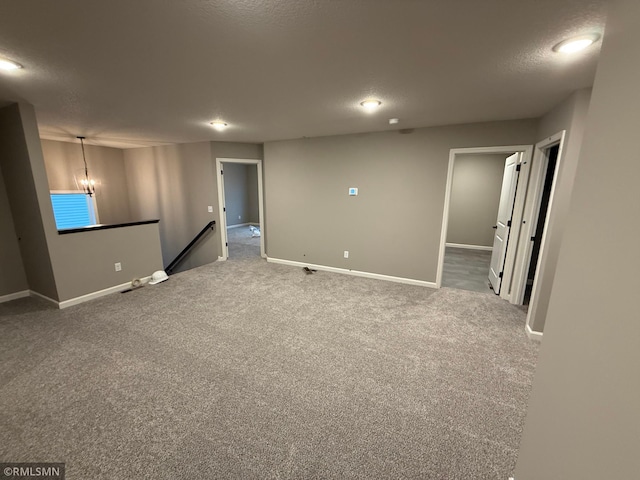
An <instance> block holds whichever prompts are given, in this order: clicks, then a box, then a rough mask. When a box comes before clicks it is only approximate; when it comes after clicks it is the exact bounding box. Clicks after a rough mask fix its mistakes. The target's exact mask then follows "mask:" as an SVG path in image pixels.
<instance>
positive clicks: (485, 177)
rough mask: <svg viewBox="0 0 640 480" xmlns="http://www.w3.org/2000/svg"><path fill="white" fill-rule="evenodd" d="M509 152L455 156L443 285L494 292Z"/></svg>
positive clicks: (510, 153)
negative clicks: (493, 271)
mask: <svg viewBox="0 0 640 480" xmlns="http://www.w3.org/2000/svg"><path fill="white" fill-rule="evenodd" d="M513 153H515V152H509V153H485V154H482V153H476V154H473V153H469V154H460V155H456V158H455V163H454V167H453V178H452V185H451V199H450V203H449V225H448V228H447V239H446V245H445V255H444V265H443V274H442V286H443V287H449V288H456V289H460V290H470V291H475V292H481V293H493V290H492V289H491V288H490V283H489V280H488V278H489V275H490V267H491V258H492V250H493V243H494V237H495V235H494V233H495V230H494V229H493V226H495V224H496V218H497V216H498V207H499V202H500V193H501V186H502V183H503V176H504V169H505V159H506V158H507V157H510V156H511V155H512V154H513Z"/></svg>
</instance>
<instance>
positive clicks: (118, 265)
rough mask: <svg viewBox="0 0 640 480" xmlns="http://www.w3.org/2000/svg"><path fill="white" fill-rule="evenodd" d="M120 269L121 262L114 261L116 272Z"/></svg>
mask: <svg viewBox="0 0 640 480" xmlns="http://www.w3.org/2000/svg"><path fill="white" fill-rule="evenodd" d="M121 270H122V264H121V263H120V262H117V263H116V272H119V271H121Z"/></svg>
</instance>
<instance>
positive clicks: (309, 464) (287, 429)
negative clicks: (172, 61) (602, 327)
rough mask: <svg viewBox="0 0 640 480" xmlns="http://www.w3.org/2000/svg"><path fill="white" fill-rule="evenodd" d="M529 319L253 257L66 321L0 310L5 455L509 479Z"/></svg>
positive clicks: (95, 471) (75, 472)
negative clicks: (270, 262) (526, 326)
mask: <svg viewBox="0 0 640 480" xmlns="http://www.w3.org/2000/svg"><path fill="white" fill-rule="evenodd" d="M254 247H255V246H254ZM254 251H255V250H254ZM524 322H525V316H524V313H523V312H521V311H520V310H518V309H517V308H514V307H513V306H511V305H509V304H508V303H505V302H504V301H502V300H500V299H499V298H497V297H495V296H491V295H485V294H480V293H475V292H465V291H461V290H452V289H442V290H439V291H436V290H431V289H425V288H421V287H415V286H408V285H400V284H393V283H387V282H381V281H377V280H370V279H363V278H356V277H349V276H342V275H338V274H330V273H326V272H317V273H315V274H313V275H306V274H305V273H304V272H303V271H302V270H301V269H298V268H293V267H287V266H283V265H274V264H267V263H266V262H265V261H264V260H261V259H259V258H258V257H257V256H255V255H253V256H251V255H249V256H237V257H236V258H235V259H234V258H233V256H232V258H231V259H230V260H229V261H227V262H218V263H214V264H211V265H207V266H204V267H200V268H197V269H194V270H190V271H187V272H183V273H180V274H177V275H174V276H172V277H171V278H170V280H169V281H167V282H165V283H161V284H159V285H156V286H147V287H143V288H141V289H139V290H136V291H133V292H130V293H126V294H115V295H111V296H109V297H104V298H102V299H98V300H95V301H92V302H89V303H85V304H82V305H79V306H76V307H71V308H69V309H66V310H62V311H58V310H55V309H52V308H50V307H48V305H47V304H45V303H42V302H40V301H38V300H33V299H22V300H17V301H13V302H9V303H5V304H2V305H0V339H1V340H0V364H1V365H2V369H1V371H0V398H1V399H2V401H1V403H0V459H2V460H3V461H25V462H26V461H51V462H65V463H66V471H67V479H142V478H153V479H176V478H181V479H191V478H202V479H204V478H207V479H210V478H211V479H213V478H222V479H226V478H242V479H246V478H274V479H275V478H281V479H288V478H300V479H309V478H318V479H320V478H335V479H345V478H347V479H374V478H375V479H382V478H394V479H397V478H426V479H465V480H469V479H500V480H505V479H506V478H508V476H509V475H510V474H511V473H512V471H513V468H514V465H515V460H516V454H517V448H518V442H519V439H520V434H521V430H522V425H523V422H524V415H525V408H526V402H527V397H528V395H529V390H530V386H531V380H532V377H533V373H534V366H535V358H536V354H537V345H536V344H535V343H532V342H530V341H529V340H528V339H527V338H526V336H525V333H524Z"/></svg>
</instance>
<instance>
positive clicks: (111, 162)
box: [41, 140, 133, 224]
mask: <svg viewBox="0 0 640 480" xmlns="http://www.w3.org/2000/svg"><path fill="white" fill-rule="evenodd" d="M41 143H42V154H43V155H44V161H45V166H46V169H47V178H48V180H49V188H50V189H51V190H77V188H78V187H77V185H76V184H75V181H74V178H75V175H77V174H79V173H82V172H83V170H84V163H83V161H82V150H81V147H80V143H79V141H78V142H75V143H73V142H59V141H55V140H42V142H41ZM84 148H85V152H86V158H87V164H88V166H89V174H90V175H91V177H92V178H94V179H96V180H97V181H98V188H97V189H96V195H95V197H96V205H97V210H98V217H99V221H100V223H105V224H113V223H126V222H129V221H132V220H133V218H132V216H131V208H130V205H129V204H130V202H129V190H128V188H127V179H126V173H125V167H124V153H123V151H122V150H121V149H119V148H110V147H101V146H96V145H87V144H86V143H85V147H84Z"/></svg>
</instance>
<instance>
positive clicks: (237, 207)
mask: <svg viewBox="0 0 640 480" xmlns="http://www.w3.org/2000/svg"><path fill="white" fill-rule="evenodd" d="M216 169H217V174H216V176H217V182H218V206H219V218H220V242H221V246H222V248H221V250H222V255H220V257H219V258H218V259H219V260H227V259H228V258H238V259H240V258H255V257H262V258H266V254H265V248H264V232H263V226H264V213H263V200H262V195H263V193H262V192H263V185H262V160H252V159H238V158H216Z"/></svg>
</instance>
